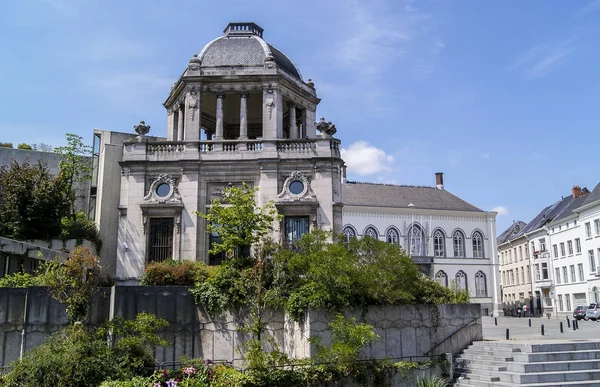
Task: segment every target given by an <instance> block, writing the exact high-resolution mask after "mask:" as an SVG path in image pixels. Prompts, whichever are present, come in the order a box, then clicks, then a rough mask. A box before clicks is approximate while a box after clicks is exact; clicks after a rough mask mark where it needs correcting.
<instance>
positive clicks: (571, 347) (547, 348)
mask: <svg viewBox="0 0 600 387" xmlns="http://www.w3.org/2000/svg"><path fill="white" fill-rule="evenodd" d="M468 348H487V349H492V350H493V349H499V348H502V349H505V348H512V349H517V350H520V351H522V352H532V353H535V352H567V351H568V352H570V351H580V350H593V349H600V341H577V342H563V343H514V342H511V341H497V342H493V341H476V342H474V343H473V344H471V345H470V346H469V347H468Z"/></svg>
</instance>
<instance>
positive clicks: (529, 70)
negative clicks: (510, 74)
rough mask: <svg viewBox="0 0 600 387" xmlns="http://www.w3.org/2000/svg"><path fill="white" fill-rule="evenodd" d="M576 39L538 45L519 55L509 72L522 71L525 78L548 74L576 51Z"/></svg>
mask: <svg viewBox="0 0 600 387" xmlns="http://www.w3.org/2000/svg"><path fill="white" fill-rule="evenodd" d="M576 40H577V38H571V39H566V40H561V41H557V42H549V43H543V44H538V45H536V46H534V47H532V48H530V49H529V50H527V51H526V52H525V53H524V54H522V55H520V56H519V57H518V58H517V59H516V60H515V62H514V63H513V64H512V65H511V66H510V67H509V70H522V71H523V72H524V74H525V76H526V77H527V78H540V77H543V76H545V75H548V74H550V73H551V72H552V71H553V70H554V69H556V67H557V66H558V64H559V63H560V62H562V61H563V60H564V58H566V57H567V56H569V55H570V54H572V53H573V52H574V51H576V50H577V46H576V45H575V42H576Z"/></svg>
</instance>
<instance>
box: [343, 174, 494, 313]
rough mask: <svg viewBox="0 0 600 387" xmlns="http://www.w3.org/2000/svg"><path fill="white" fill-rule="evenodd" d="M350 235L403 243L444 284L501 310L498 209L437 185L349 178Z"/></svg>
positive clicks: (346, 213) (439, 181)
mask: <svg viewBox="0 0 600 387" xmlns="http://www.w3.org/2000/svg"><path fill="white" fill-rule="evenodd" d="M342 192H343V202H344V208H343V224H344V226H343V229H342V232H343V233H344V234H345V235H346V237H354V236H356V237H365V236H368V237H371V238H377V239H380V240H383V241H386V242H388V243H394V244H398V245H400V246H401V247H402V248H403V249H404V250H405V251H406V252H408V253H409V254H410V255H411V257H412V258H413V260H414V261H415V262H417V263H419V265H420V266H421V270H422V271H423V272H425V273H426V274H428V275H430V276H431V277H433V278H435V279H436V280H437V281H438V282H440V283H441V284H443V285H444V286H450V285H451V284H452V283H454V284H455V285H456V286H457V287H458V288H461V289H464V290H467V291H468V292H469V294H470V296H471V301H472V302H474V303H479V304H481V308H482V313H483V314H485V315H489V314H491V313H494V315H496V316H497V315H499V314H500V313H501V309H500V298H499V289H500V283H499V279H498V270H497V267H498V263H497V253H496V251H497V249H496V238H495V234H496V213H495V212H487V211H482V210H480V209H479V208H477V207H475V206H473V205H471V204H469V203H467V202H465V201H463V200H461V199H460V198H458V197H456V196H454V195H452V194H451V193H449V192H447V191H446V190H445V189H444V185H443V175H442V174H441V173H437V174H436V186H431V187H427V186H425V187H419V186H401V185H384V184H368V183H345V184H343V185H342Z"/></svg>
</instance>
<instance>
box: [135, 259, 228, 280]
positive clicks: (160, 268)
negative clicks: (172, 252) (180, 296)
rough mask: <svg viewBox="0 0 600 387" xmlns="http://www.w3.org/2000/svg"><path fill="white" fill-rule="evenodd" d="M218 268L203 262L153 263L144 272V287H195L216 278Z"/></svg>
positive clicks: (167, 261)
mask: <svg viewBox="0 0 600 387" xmlns="http://www.w3.org/2000/svg"><path fill="white" fill-rule="evenodd" d="M217 270H218V269H217V267H213V266H208V265H206V264H204V263H202V262H195V261H181V262H180V261H174V260H172V259H168V260H166V261H163V262H152V263H150V264H149V265H148V266H147V267H146V270H145V271H144V275H143V277H142V282H141V284H142V285H147V286H194V285H195V284H197V283H203V282H205V281H206V279H207V278H209V277H211V276H214V275H215V273H216V271H217Z"/></svg>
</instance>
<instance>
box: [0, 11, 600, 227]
mask: <svg viewBox="0 0 600 387" xmlns="http://www.w3.org/2000/svg"><path fill="white" fill-rule="evenodd" d="M229 21H254V22H256V23H258V24H259V25H260V26H262V27H263V28H264V29H265V34H264V37H265V39H266V40H267V41H268V42H269V43H271V44H273V45H274V46H276V47H278V48H279V49H281V50H282V51H283V52H285V53H286V54H287V55H288V56H289V57H291V59H292V60H293V61H294V62H295V63H296V65H297V66H298V67H299V68H300V70H301V72H302V74H303V77H304V79H305V80H306V79H308V78H312V79H313V80H314V83H315V86H316V88H317V92H318V95H319V97H320V98H322V102H321V104H320V105H319V109H318V112H317V115H318V117H325V118H326V119H327V120H330V121H332V122H333V123H335V124H336V127H337V128H338V133H337V136H338V137H339V138H340V139H341V140H342V143H343V147H344V158H345V160H346V162H347V164H348V167H349V178H350V179H352V180H359V181H375V182H389V183H397V184H410V185H433V184H434V183H435V180H434V173H435V172H438V171H441V172H444V177H445V185H446V188H447V189H448V190H449V191H450V192H452V193H454V194H456V195H458V196H460V197H462V198H463V199H465V200H467V201H468V202H470V203H472V204H474V205H476V206H478V207H480V208H482V209H485V210H491V209H497V210H499V215H498V218H497V229H498V233H500V232H501V231H502V230H503V229H505V228H506V227H508V225H509V224H510V223H511V222H512V220H515V219H520V220H523V221H525V222H528V221H529V220H530V219H531V218H532V217H533V216H534V215H535V214H536V213H537V212H538V211H539V210H541V208H543V207H544V206H546V205H548V204H550V203H552V202H554V201H556V200H558V199H560V197H561V195H567V194H570V192H571V187H572V186H573V185H574V184H578V185H581V186H582V187H583V186H587V187H588V188H590V189H592V188H593V186H594V185H595V184H597V183H598V182H599V181H600V175H599V174H598V167H599V165H600V162H599V159H598V145H599V144H600V141H599V140H600V135H599V134H598V133H599V129H600V128H599V122H600V109H599V106H600V71H598V69H600V49H599V43H598V42H600V0H581V1H576V0H571V1H545V0H544V1H541V0H540V1H535V0H529V1H521V0H507V1H481V0H453V1H446V0H444V1H443V0H430V1H406V0H368V1H349V0H332V1H329V0H305V1H302V2H292V1H240V0H234V1H221V2H214V1H191V0H189V1H182V0H173V1H154V0H146V1H138V0H128V1H122V0H119V1H117V0H5V1H2V2H1V3H0V47H1V48H2V54H1V55H0V91H1V94H0V95H1V98H2V101H1V102H2V103H0V141H3V142H13V143H15V144H17V143H21V142H26V143H30V144H31V143H47V144H51V145H54V146H56V145H61V144H63V142H64V138H65V133H67V132H69V133H77V134H79V135H81V136H84V138H85V139H86V140H88V141H91V132H92V129H93V128H104V129H109V130H115V131H126V132H130V131H132V127H133V125H135V124H136V123H137V122H139V121H140V120H141V119H144V120H146V122H147V123H148V124H150V125H151V126H152V130H151V134H155V135H164V134H165V133H166V129H165V126H166V113H165V111H164V108H163V107H162V102H163V101H164V99H165V98H166V97H167V95H168V92H169V88H170V86H171V85H172V83H173V82H175V81H176V79H177V78H178V77H179V75H180V74H181V73H182V71H183V70H184V69H185V66H186V64H187V62H188V60H189V58H190V57H191V56H192V54H194V53H198V52H200V50H201V49H202V47H203V46H204V44H205V43H207V42H208V41H210V40H212V39H213V38H215V37H217V36H219V35H220V34H221V33H222V30H223V28H224V27H225V25H226V24H227V23H228V22H229Z"/></svg>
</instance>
